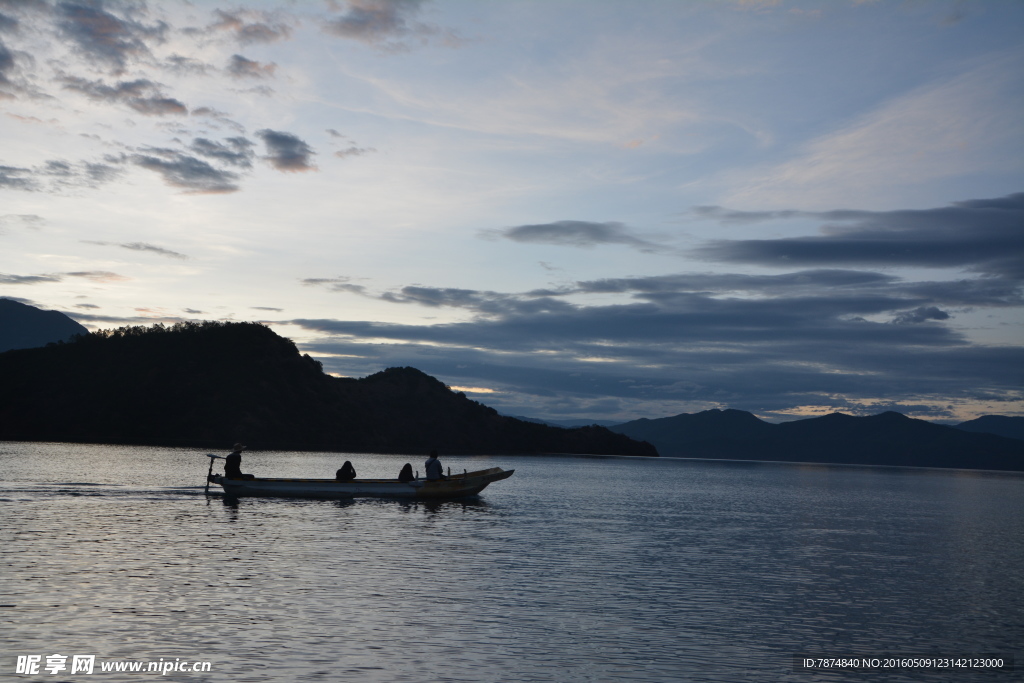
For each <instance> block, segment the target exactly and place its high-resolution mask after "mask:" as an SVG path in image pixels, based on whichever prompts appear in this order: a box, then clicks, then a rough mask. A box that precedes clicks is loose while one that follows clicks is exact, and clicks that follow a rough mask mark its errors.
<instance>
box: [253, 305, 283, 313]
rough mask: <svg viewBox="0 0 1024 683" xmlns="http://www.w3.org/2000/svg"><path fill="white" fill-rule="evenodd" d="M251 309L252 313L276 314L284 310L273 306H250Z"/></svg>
mask: <svg viewBox="0 0 1024 683" xmlns="http://www.w3.org/2000/svg"><path fill="white" fill-rule="evenodd" d="M251 308H252V309H253V310H254V311H275V312H277V313H280V312H281V311H283V310H284V309H283V308H274V307H273V306H252V307H251Z"/></svg>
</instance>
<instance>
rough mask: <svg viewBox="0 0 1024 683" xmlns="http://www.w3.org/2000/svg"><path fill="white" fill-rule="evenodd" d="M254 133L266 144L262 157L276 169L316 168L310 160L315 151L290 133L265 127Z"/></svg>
mask: <svg viewBox="0 0 1024 683" xmlns="http://www.w3.org/2000/svg"><path fill="white" fill-rule="evenodd" d="M256 135H257V136H258V137H259V138H260V139H261V140H263V142H264V144H266V146H267V156H265V157H264V159H266V160H267V161H269V162H270V164H271V165H272V166H273V167H274V168H276V169H277V170H279V171H286V172H297V171H313V170H316V166H314V165H313V164H312V161H311V158H312V156H313V155H314V154H316V152H314V151H313V148H312V147H310V146H309V145H307V144H306V143H305V142H303V141H302V140H300V139H299V138H298V137H296V136H294V135H292V134H291V133H283V132H280V131H276V130H269V129H266V128H265V129H263V130H260V131H257V132H256Z"/></svg>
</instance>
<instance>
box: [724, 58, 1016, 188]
mask: <svg viewBox="0 0 1024 683" xmlns="http://www.w3.org/2000/svg"><path fill="white" fill-rule="evenodd" d="M1021 74H1022V71H1021V69H1020V56H1019V54H1018V53H1008V54H1001V55H997V56H995V57H993V58H991V59H990V60H989V61H988V62H987V63H984V64H982V65H980V66H976V67H974V68H972V69H971V70H970V71H967V72H964V73H962V74H960V75H958V76H955V77H952V78H948V79H946V80H944V81H942V82H937V83H933V84H929V85H926V86H923V87H921V88H918V89H916V90H914V91H912V92H910V93H907V94H904V95H902V96H900V97H898V98H896V99H894V100H892V101H890V102H887V103H885V104H882V105H881V106H879V107H878V108H876V109H875V110H874V111H870V112H867V113H865V114H863V115H862V116H860V117H859V118H858V119H856V120H854V121H853V122H851V123H849V124H848V125H846V126H844V127H842V128H839V129H837V130H835V131H833V132H831V133H828V134H826V135H823V136H821V137H819V138H818V139H816V140H813V141H811V142H810V143H808V144H807V145H805V146H804V147H803V148H802V149H801V150H800V151H799V153H798V154H797V155H796V156H795V158H792V159H790V160H789V161H785V162H782V163H780V164H778V165H775V166H773V167H770V168H763V169H759V170H757V171H755V172H753V173H750V174H746V175H745V176H743V177H740V176H737V177H733V178H731V179H730V180H729V182H730V183H731V184H732V187H733V189H732V190H731V191H730V192H729V193H728V194H727V195H726V197H725V203H728V204H731V205H742V206H751V205H754V206H769V207H771V206H779V205H782V206H793V205H795V204H801V205H803V206H805V207H806V206H810V207H818V206H836V205H846V206H851V205H853V206H879V205H880V202H883V203H884V204H890V205H895V206H898V205H900V204H901V203H903V202H905V201H906V196H907V195H908V194H909V193H910V192H911V191H912V190H913V189H914V188H916V187H918V186H922V185H923V184H924V183H926V182H928V181H936V180H942V179H948V178H956V177H963V176H968V175H974V174H989V173H992V172H994V171H1011V172H1012V171H1017V172H1018V173H1019V171H1020V170H1021V167H1022V161H1021V155H1020V153H1019V150H1020V149H1021V146H1022V145H1024V118H1022V117H1021V116H1020V112H1021V111H1022V110H1024V96H1022V93H1024V88H1022V87H1021V86H1022V75H1021ZM884 204H883V205H884Z"/></svg>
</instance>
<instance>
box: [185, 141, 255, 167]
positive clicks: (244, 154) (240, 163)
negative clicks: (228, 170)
mask: <svg viewBox="0 0 1024 683" xmlns="http://www.w3.org/2000/svg"><path fill="white" fill-rule="evenodd" d="M252 148H253V143H252V141H251V140H247V139H246V138H243V137H233V138H227V139H225V140H224V142H214V141H213V140H207V139H206V138H196V139H194V140H193V141H192V145H191V147H190V149H191V150H192V151H193V152H195V153H196V154H199V155H200V156H204V157H207V158H210V159H216V160H217V161H219V162H221V163H224V164H228V165H229V166H236V167H238V168H252V160H253V157H255V156H256V153H255V152H254V151H253V149H252Z"/></svg>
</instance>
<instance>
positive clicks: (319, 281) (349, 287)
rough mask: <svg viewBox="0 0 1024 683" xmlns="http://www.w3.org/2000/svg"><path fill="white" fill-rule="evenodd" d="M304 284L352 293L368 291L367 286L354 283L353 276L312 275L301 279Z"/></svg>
mask: <svg viewBox="0 0 1024 683" xmlns="http://www.w3.org/2000/svg"><path fill="white" fill-rule="evenodd" d="M301 282H302V284H303V285H305V286H307V287H326V288H328V289H330V290H331V291H334V292H348V293H350V294H364V293H366V287H364V286H363V285H354V284H352V282H351V278H347V277H334V278H322V277H311V278H306V279H304V280H302V281H301Z"/></svg>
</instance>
